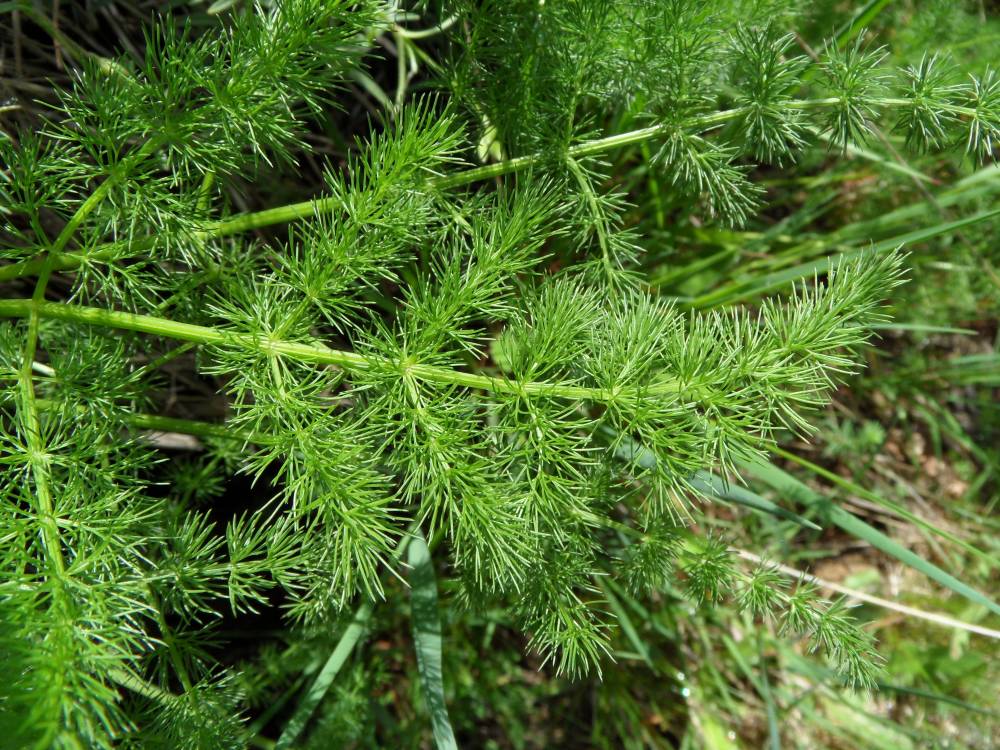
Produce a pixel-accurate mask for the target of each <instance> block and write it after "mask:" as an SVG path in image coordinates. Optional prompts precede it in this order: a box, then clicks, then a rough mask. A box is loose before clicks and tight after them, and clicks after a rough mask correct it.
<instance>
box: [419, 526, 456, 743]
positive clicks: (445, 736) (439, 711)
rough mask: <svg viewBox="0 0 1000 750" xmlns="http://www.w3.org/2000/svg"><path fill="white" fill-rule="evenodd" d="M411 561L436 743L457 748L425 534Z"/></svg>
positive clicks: (425, 687)
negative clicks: (446, 688)
mask: <svg viewBox="0 0 1000 750" xmlns="http://www.w3.org/2000/svg"><path fill="white" fill-rule="evenodd" d="M407 562H408V563H409V565H410V567H411V568H412V572H411V573H410V606H411V612H412V620H413V642H414V646H415V648H416V651H417V669H418V671H419V672H420V685H421V688H422V689H423V691H424V700H425V701H426V702H427V708H428V710H429V711H430V714H431V726H432V727H433V729H434V742H435V744H436V745H437V747H438V750H457V748H458V745H456V744H455V733H454V732H453V731H452V729H451V722H450V721H449V719H448V707H447V705H445V700H444V681H443V679H442V670H441V619H440V618H439V617H438V598H437V583H436V582H435V580H434V565H433V563H432V561H431V553H430V550H429V549H428V548H427V541H426V540H425V539H424V535H423V534H422V533H421V532H419V531H417V532H416V534H415V535H414V537H413V540H412V541H411V542H410V548H409V551H408V552H407Z"/></svg>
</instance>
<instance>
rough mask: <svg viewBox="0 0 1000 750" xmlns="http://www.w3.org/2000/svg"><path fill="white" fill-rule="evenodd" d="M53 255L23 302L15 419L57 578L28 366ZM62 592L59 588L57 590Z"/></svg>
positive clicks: (58, 556) (54, 530)
mask: <svg viewBox="0 0 1000 750" xmlns="http://www.w3.org/2000/svg"><path fill="white" fill-rule="evenodd" d="M52 265H53V264H52V256H51V255H50V256H48V258H47V259H46V263H45V265H44V266H43V267H42V271H41V274H40V275H39V277H38V281H37V283H36V284H35V292H34V295H33V296H32V298H31V299H30V300H24V302H27V303H28V305H29V306H30V310H28V312H27V314H26V315H25V316H24V317H27V319H28V335H27V338H26V340H25V344H24V350H23V352H22V355H21V357H22V358H21V371H20V378H19V384H18V385H19V388H18V393H19V395H20V397H21V403H20V408H19V409H18V410H17V416H18V419H19V421H20V422H21V429H22V430H23V432H24V440H25V446H26V448H27V454H28V463H29V464H30V466H31V475H32V479H33V480H34V483H35V499H36V502H37V513H38V519H39V522H40V524H41V531H42V539H43V541H44V543H45V557H46V558H47V561H48V565H49V566H50V568H52V569H53V570H54V571H55V575H56V577H57V578H60V579H61V578H62V576H63V575H64V574H65V572H66V563H65V560H64V559H63V554H62V547H61V542H60V541H59V525H58V524H57V523H56V519H55V508H54V505H53V502H52V491H51V487H50V482H49V457H48V455H47V454H46V450H45V441H44V440H43V439H42V428H41V420H40V418H39V416H38V412H39V409H38V404H37V401H36V397H35V383H34V377H33V374H32V371H31V365H32V363H33V362H34V359H35V350H36V349H37V347H38V329H39V326H40V324H41V319H42V316H41V315H40V314H39V312H38V308H37V305H38V304H40V303H42V302H43V299H44V296H45V288H46V286H47V285H48V282H49V277H50V276H51V275H52ZM60 590H61V589H60Z"/></svg>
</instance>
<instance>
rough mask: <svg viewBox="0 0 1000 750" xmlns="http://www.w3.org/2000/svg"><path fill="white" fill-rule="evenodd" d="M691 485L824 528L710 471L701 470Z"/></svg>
mask: <svg viewBox="0 0 1000 750" xmlns="http://www.w3.org/2000/svg"><path fill="white" fill-rule="evenodd" d="M691 485H692V486H693V487H694V488H695V489H696V490H698V491H699V492H704V493H705V494H706V495H711V496H713V497H717V498H719V499H720V500H723V501H727V502H731V503H736V504H737V505H743V506H746V507H747V508H752V509H753V510H756V511H759V512H761V513H769V514H770V515H772V516H777V517H778V518H783V519H784V520H786V521H793V522H795V523H797V524H799V525H800V526H805V527H806V528H809V529H813V530H814V531H822V530H823V529H822V527H821V526H819V525H817V524H815V523H813V522H812V521H810V520H809V519H808V518H803V517H802V516H800V515H799V514H797V513H792V511H790V510H785V509H784V508H782V507H781V506H780V505H777V504H775V503H773V502H771V501H770V500H768V499H767V498H763V497H761V496H760V495H758V494H757V493H756V492H751V491H750V490H748V489H746V488H745V487H740V486H738V485H735V484H732V483H731V482H728V481H726V480H725V479H723V478H722V477H719V476H716V475H715V474H712V473H710V472H707V471H699V472H698V473H697V474H696V475H695V478H694V480H693V481H692V482H691Z"/></svg>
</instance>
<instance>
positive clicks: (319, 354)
mask: <svg viewBox="0 0 1000 750" xmlns="http://www.w3.org/2000/svg"><path fill="white" fill-rule="evenodd" d="M31 317H38V318H52V319H56V320H65V321H70V322H74V323H83V324H86V325H95V326H104V327H107V328H118V329H121V330H126V331H137V332H139V333H149V334H153V335H157V336H164V337H166V338H173V339H179V340H181V341H191V342H194V343H197V344H211V345H221V346H236V347H242V348H245V349H251V350H254V351H258V352H261V353H263V354H269V355H279V356H283V357H290V358H292V359H297V360H299V361H303V362H313V363H315V364H321V365H334V366H336V367H340V368H342V369H344V370H348V371H354V372H359V371H364V370H371V369H377V368H386V367H389V368H392V369H396V370H398V371H399V374H400V377H403V376H407V375H408V376H410V377H412V378H416V379H417V380H422V381H424V382H429V383H440V384H442V385H458V386H462V387H465V388H472V389H476V390H482V391H487V392H490V393H507V394H513V395H519V394H525V395H537V396H547V397H552V398H565V399H572V400H579V401H596V402H601V403H610V402H613V401H618V400H623V399H628V398H630V397H633V396H635V397H637V396H639V395H640V394H639V393H638V391H633V390H625V389H622V390H615V389H606V388H592V387H589V386H581V385H572V384H570V383H552V382H548V381H532V382H519V381H516V380H508V379H506V378H501V377H493V376H490V375H478V374H475V373H471V372H461V371H459V370H453V369H450V368H447V367H437V366H434V365H423V364H418V363H411V362H405V361H404V362H392V361H389V360H386V359H383V358H380V357H372V356H365V355H362V354H358V353H357V352H351V351H345V350H342V349H331V348H330V347H327V346H324V345H322V344H302V343H297V342H292V341H282V340H279V339H272V338H266V337H262V336H252V335H250V334H245V333H236V332H232V331H220V330H219V329H217V328H212V327H209V326H198V325H192V324H190V323H179V322H177V321H173V320H168V319H166V318H154V317H151V316H147V315H136V314H134V313H127V312H118V311H114V310H102V309H100V308H95V307H83V306H81V305H67V304H63V303H57V302H45V301H41V300H30V299H13V300H0V318H31ZM682 391H687V392H693V390H692V389H690V388H687V387H685V385H684V384H683V383H681V382H680V381H678V380H676V379H662V380H658V381H657V382H656V384H655V385H652V386H649V387H648V388H645V389H643V394H644V395H647V396H649V395H658V394H659V395H666V394H678V393H681V392H682Z"/></svg>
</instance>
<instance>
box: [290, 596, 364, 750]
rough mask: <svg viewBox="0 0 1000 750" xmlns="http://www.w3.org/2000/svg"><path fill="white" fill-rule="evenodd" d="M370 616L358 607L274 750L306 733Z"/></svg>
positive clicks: (361, 607)
mask: <svg viewBox="0 0 1000 750" xmlns="http://www.w3.org/2000/svg"><path fill="white" fill-rule="evenodd" d="M371 616H372V606H371V604H369V603H368V602H365V603H364V604H362V605H361V606H360V607H358V611H357V612H355V614H354V619H352V620H351V624H350V625H348V626H347V629H346V630H345V631H344V634H343V635H342V636H341V637H340V640H339V641H338V642H337V647H336V648H334V649H333V653H332V654H330V658H329V659H327V661H326V664H324V665H323V668H322V669H321V670H320V672H319V674H318V675H317V676H316V680H315V681H314V682H313V684H312V686H311V687H310V688H309V691H308V692H307V693H306V694H305V696H304V697H303V699H302V701H301V702H300V703H299V705H298V708H296V709H295V713H294V714H293V715H292V718H291V719H289V721H288V724H286V725H285V729H284V730H283V731H282V733H281V736H280V737H279V738H278V741H277V742H276V743H275V745H274V750H288V748H290V747H291V746H292V743H293V742H295V740H296V739H298V736H299V735H300V734H301V733H302V730H303V729H305V726H306V724H308V723H309V719H310V718H311V717H312V715H313V712H314V711H315V710H316V707H317V706H318V705H319V704H320V701H322V700H323V698H324V697H325V696H326V692H327V690H329V689H330V685H332V684H333V680H334V678H335V677H336V676H337V673H338V672H340V668H341V667H342V666H344V662H345V661H347V657H348V656H350V655H351V652H352V651H353V650H354V646H355V645H356V644H357V642H358V641H359V640H360V639H361V636H362V634H363V633H364V632H365V628H366V626H367V625H368V621H369V620H370V619H371Z"/></svg>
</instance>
